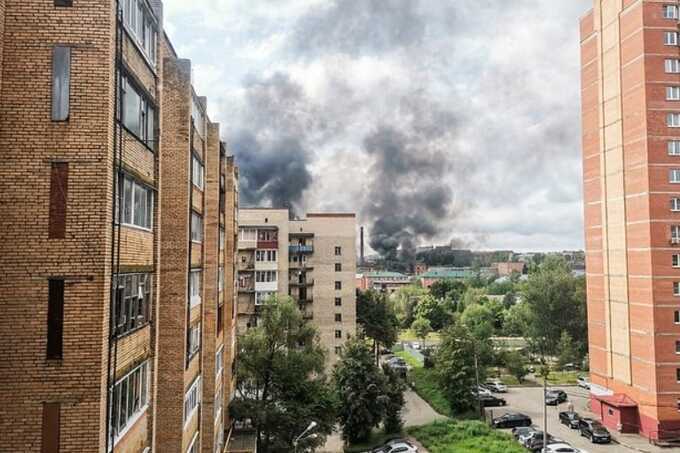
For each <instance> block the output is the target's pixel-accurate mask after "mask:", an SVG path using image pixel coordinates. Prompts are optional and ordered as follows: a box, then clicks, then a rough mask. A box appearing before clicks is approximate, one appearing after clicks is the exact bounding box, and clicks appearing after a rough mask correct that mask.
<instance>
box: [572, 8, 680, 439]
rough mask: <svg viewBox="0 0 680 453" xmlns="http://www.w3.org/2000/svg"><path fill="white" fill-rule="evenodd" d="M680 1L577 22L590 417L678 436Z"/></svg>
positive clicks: (607, 11)
mask: <svg viewBox="0 0 680 453" xmlns="http://www.w3.org/2000/svg"><path fill="white" fill-rule="evenodd" d="M678 10H679V6H678V2H677V1H675V0H672V1H656V0H645V1H642V0H595V1H594V8H593V10H592V11H590V12H589V13H588V14H586V15H585V16H584V17H583V18H582V19H581V68H582V69H581V83H582V126H583V174H584V205H585V237H586V267H587V286H588V330H589V354H590V372H591V379H592V383H593V385H592V388H591V395H592V398H591V399H592V403H593V410H594V411H595V412H596V413H598V414H599V415H600V416H601V417H602V419H603V421H604V423H605V424H606V425H607V426H609V427H610V428H612V429H618V430H621V431H630V432H640V433H641V434H642V435H644V436H647V437H650V438H670V437H679V436H680V410H679V409H680V47H679V44H680V42H679V34H678V32H679V28H678V12H679V11H678Z"/></svg>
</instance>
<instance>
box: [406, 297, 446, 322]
mask: <svg viewBox="0 0 680 453" xmlns="http://www.w3.org/2000/svg"><path fill="white" fill-rule="evenodd" d="M415 313H416V318H425V319H427V320H428V321H430V326H432V329H433V330H441V329H442V328H444V327H445V326H446V325H448V324H449V322H451V314H452V313H451V311H449V310H448V309H447V303H446V301H445V300H437V299H435V298H434V297H432V296H425V297H423V298H422V299H421V300H420V302H419V303H418V306H417V307H416V311H415Z"/></svg>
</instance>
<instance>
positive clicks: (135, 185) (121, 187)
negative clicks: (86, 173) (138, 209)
mask: <svg viewBox="0 0 680 453" xmlns="http://www.w3.org/2000/svg"><path fill="white" fill-rule="evenodd" d="M117 181H118V189H117V193H118V199H119V206H118V209H117V210H116V220H117V221H118V222H119V223H120V224H121V225H124V226H127V227H132V228H139V229H141V230H144V231H151V230H153V215H154V191H153V190H152V189H151V188H149V187H148V186H146V185H144V184H142V183H139V182H137V180H136V179H134V178H133V177H131V176H129V175H128V174H126V173H122V172H121V173H120V175H119V177H118V179H117ZM127 184H129V185H130V196H131V199H130V200H129V201H130V208H129V211H130V218H129V222H128V221H127V220H128V219H127V215H125V214H126V204H127V202H128V197H127V196H126V190H125V189H126V185H127ZM137 191H145V192H146V194H145V196H146V206H145V210H146V215H145V219H144V223H145V225H138V224H137V223H135V217H136V216H135V214H136V213H135V198H136V196H137V195H136V193H137ZM121 220H122V221H121ZM146 223H148V225H146Z"/></svg>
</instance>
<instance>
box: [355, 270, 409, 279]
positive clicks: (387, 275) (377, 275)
mask: <svg viewBox="0 0 680 453" xmlns="http://www.w3.org/2000/svg"><path fill="white" fill-rule="evenodd" d="M364 277H367V278H381V277H382V278H408V275H404V274H400V273H399V272H389V271H375V272H367V273H365V274H364Z"/></svg>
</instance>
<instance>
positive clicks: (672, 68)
mask: <svg viewBox="0 0 680 453" xmlns="http://www.w3.org/2000/svg"><path fill="white" fill-rule="evenodd" d="M665 68H666V73H667V74H677V73H680V59H666V60H665Z"/></svg>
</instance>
